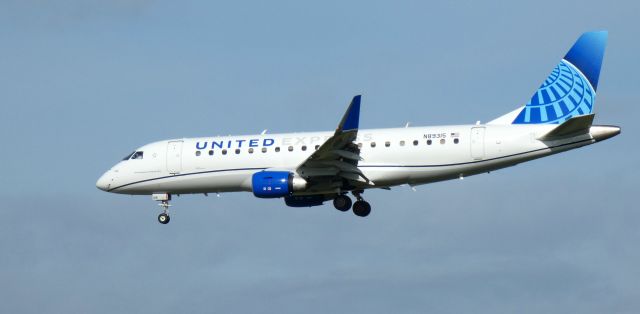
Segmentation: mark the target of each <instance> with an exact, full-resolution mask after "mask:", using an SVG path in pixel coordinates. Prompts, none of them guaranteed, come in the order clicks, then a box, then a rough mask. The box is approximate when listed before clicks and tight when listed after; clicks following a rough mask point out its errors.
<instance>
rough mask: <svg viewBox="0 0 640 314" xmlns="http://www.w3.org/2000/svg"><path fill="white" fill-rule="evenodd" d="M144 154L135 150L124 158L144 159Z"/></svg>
mask: <svg viewBox="0 0 640 314" xmlns="http://www.w3.org/2000/svg"><path fill="white" fill-rule="evenodd" d="M143 156H144V152H133V153H131V154H129V155H127V157H124V158H123V159H122V160H129V159H142V157H143Z"/></svg>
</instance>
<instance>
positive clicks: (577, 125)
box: [538, 114, 595, 141]
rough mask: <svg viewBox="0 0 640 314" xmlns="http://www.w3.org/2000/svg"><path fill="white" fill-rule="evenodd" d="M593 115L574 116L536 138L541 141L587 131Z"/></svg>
mask: <svg viewBox="0 0 640 314" xmlns="http://www.w3.org/2000/svg"><path fill="white" fill-rule="evenodd" d="M594 116H595V114H587V115H582V116H575V117H573V118H571V119H569V120H567V121H565V122H564V123H562V124H560V125H558V126H557V127H556V128H554V129H553V130H551V131H549V133H547V134H545V135H543V136H541V137H539V138H538V139H539V140H541V141H553V140H557V139H561V138H567V137H572V136H576V135H581V134H585V133H589V128H590V127H591V124H593V117H594Z"/></svg>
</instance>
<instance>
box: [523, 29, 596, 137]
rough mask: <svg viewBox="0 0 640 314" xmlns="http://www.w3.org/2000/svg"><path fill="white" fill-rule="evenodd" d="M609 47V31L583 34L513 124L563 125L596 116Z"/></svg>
mask: <svg viewBox="0 0 640 314" xmlns="http://www.w3.org/2000/svg"><path fill="white" fill-rule="evenodd" d="M606 45H607V32H606V31H599V32H588V33H584V34H582V36H580V38H578V41H576V43H575V44H574V45H573V47H571V49H570V50H569V52H568V53H567V54H566V55H565V56H564V58H563V59H562V60H561V61H560V63H559V64H558V65H557V66H556V67H555V69H553V71H552V72H551V74H550V75H549V77H547V79H546V80H545V81H544V83H542V85H541V86H540V88H539V89H538V90H537V91H536V92H535V93H534V94H533V96H532V97H531V100H529V102H528V103H527V105H526V106H524V108H522V111H520V113H519V114H518V115H517V116H516V118H515V120H513V122H512V123H513V124H559V123H563V122H564V121H566V120H568V119H570V118H571V117H574V116H579V115H585V114H590V113H592V112H593V104H594V101H595V96H596V89H597V88H598V78H599V77H600V67H601V66H602V57H603V56H604V49H605V47H606Z"/></svg>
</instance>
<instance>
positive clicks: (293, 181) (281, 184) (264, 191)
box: [251, 171, 307, 198]
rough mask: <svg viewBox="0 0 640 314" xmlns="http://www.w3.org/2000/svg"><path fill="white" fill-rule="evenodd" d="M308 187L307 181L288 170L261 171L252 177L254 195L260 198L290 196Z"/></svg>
mask: <svg viewBox="0 0 640 314" xmlns="http://www.w3.org/2000/svg"><path fill="white" fill-rule="evenodd" d="M306 187H307V181H305V180H304V179H303V178H300V177H298V176H295V175H294V174H293V173H291V172H288V171H260V172H256V173H254V174H253V176H252V177H251V189H252V190H253V195H255V196H256V197H260V198H277V197H283V196H289V195H291V194H292V193H293V192H296V191H302V190H304V189H305V188H306Z"/></svg>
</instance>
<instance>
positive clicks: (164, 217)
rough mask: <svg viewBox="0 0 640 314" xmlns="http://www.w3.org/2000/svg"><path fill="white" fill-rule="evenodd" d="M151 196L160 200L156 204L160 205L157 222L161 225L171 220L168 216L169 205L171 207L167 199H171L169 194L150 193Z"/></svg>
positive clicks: (155, 199)
mask: <svg viewBox="0 0 640 314" xmlns="http://www.w3.org/2000/svg"><path fill="white" fill-rule="evenodd" d="M151 198H152V199H153V200H154V201H160V204H158V206H160V207H162V213H161V214H160V215H158V222H159V223H161V224H163V225H166V224H168V223H169V221H171V217H169V207H171V204H169V201H170V200H171V194H168V193H162V194H153V195H151Z"/></svg>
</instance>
